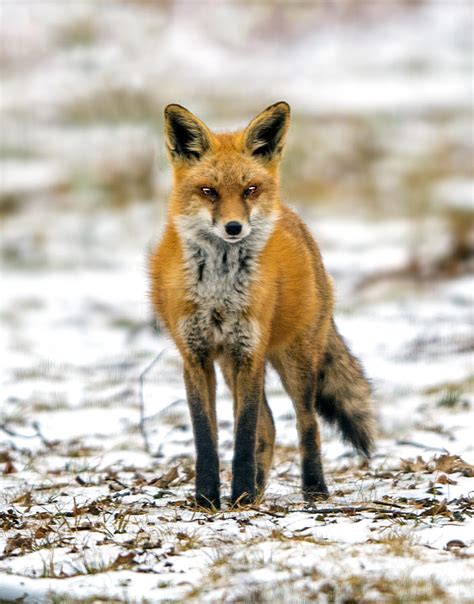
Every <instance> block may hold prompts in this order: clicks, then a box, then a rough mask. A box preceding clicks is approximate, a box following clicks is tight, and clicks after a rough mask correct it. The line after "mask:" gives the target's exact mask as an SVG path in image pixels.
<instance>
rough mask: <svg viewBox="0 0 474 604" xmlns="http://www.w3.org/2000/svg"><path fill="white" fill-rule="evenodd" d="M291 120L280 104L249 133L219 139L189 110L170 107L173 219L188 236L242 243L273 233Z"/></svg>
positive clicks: (167, 118)
mask: <svg viewBox="0 0 474 604" xmlns="http://www.w3.org/2000/svg"><path fill="white" fill-rule="evenodd" d="M289 119H290V108H289V106H288V104H287V103H285V102H279V103H276V104H274V105H271V106H270V107H268V108H267V109H265V111H263V112H262V113H260V114H259V115H258V116H257V117H255V118H254V119H253V120H252V121H251V122H250V124H249V125H248V126H247V127H246V128H245V129H244V130H241V131H238V132H234V133H228V132H225V133H217V134H216V133H213V132H211V131H210V130H209V128H208V127H207V126H206V125H205V124H204V123H203V122H202V121H201V120H199V119H198V118H197V117H196V116H194V115H193V114H192V113H191V112H190V111H188V110H187V109H185V108H184V107H181V106H180V105H168V106H167V107H166V109H165V138H166V145H167V149H168V154H169V157H170V161H171V165H172V167H173V175H174V185H173V192H172V196H171V206H172V207H171V215H172V216H174V217H175V220H176V223H177V226H178V229H179V231H180V233H181V234H182V235H184V237H186V238H188V237H189V238H190V239H194V240H196V239H202V240H207V241H210V240H212V239H215V238H217V239H219V240H223V241H225V242H226V243H229V244H237V243H239V242H241V241H243V240H245V239H246V238H248V237H249V236H250V235H251V233H257V232H261V231H262V230H265V231H268V230H269V228H270V226H271V224H272V223H273V221H274V220H275V218H276V215H277V213H278V194H277V193H278V188H279V170H278V168H279V163H280V160H281V155H282V151H283V147H284V143H285V138H286V133H287V130H288V125H289Z"/></svg>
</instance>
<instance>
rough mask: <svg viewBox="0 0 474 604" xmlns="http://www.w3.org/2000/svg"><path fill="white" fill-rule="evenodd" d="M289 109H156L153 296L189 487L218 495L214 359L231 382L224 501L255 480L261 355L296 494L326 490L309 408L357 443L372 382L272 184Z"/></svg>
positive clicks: (365, 444) (242, 495)
mask: <svg viewBox="0 0 474 604" xmlns="http://www.w3.org/2000/svg"><path fill="white" fill-rule="evenodd" d="M289 117H290V109H289V106H288V105H287V104H286V103H284V102H280V103H276V104H275V105H272V106H270V107H268V108H267V109H266V110H265V111H263V112H262V113H260V114H259V115H258V116H257V117H256V118H254V119H253V120H252V121H251V122H250V124H249V125H248V126H247V128H245V129H244V130H242V131H239V132H236V133H218V134H216V133H213V132H211V131H210V130H209V129H208V128H207V126H206V125H205V124H204V123H203V122H202V121H201V120H199V119H198V118H197V117H196V116H194V115H193V114H192V113H190V112H189V111H188V110H186V109H184V108H183V107H181V106H179V105H168V107H167V108H166V109H165V138H166V144H167V148H168V154H169V157H170V161H171V165H172V168H173V177H174V178H173V188H172V193H171V198H170V203H169V213H168V222H167V225H166V228H165V232H164V234H163V237H162V239H161V242H160V243H159V244H158V246H157V248H156V249H155V250H154V252H153V253H152V255H151V258H150V277H151V284H152V292H151V293H152V302H153V305H154V309H155V311H156V313H157V314H158V316H159V318H160V319H161V321H162V323H163V324H164V326H165V328H166V329H167V330H168V332H169V333H170V335H171V337H172V338H173V340H174V341H175V343H176V345H177V347H178V349H179V351H180V353H181V356H182V358H183V363H184V381H185V386H186V392H187V398H188V404H189V408H190V413H191V419H192V424H193V431H194V437H195V446H196V501H197V503H198V504H200V505H203V506H215V507H219V505H220V485H219V460H218V453H217V422H216V400H215V389H216V384H215V373H214V363H215V362H218V363H219V364H220V367H221V369H222V372H223V375H224V377H225V380H226V382H227V384H228V386H229V388H230V390H231V391H232V395H233V401H234V418H235V428H234V432H235V443H234V457H233V478H232V501H233V503H249V502H252V501H254V500H255V498H256V497H257V496H258V494H259V493H262V492H263V490H264V487H265V483H266V480H267V476H268V472H269V470H270V467H271V463H272V458H273V449H274V443H275V428H274V423H273V418H272V414H271V410H270V407H269V405H268V402H267V399H266V396H265V390H264V379H265V365H266V364H267V363H271V364H272V365H273V367H274V368H275V369H276V371H277V372H278V373H279V375H280V377H281V380H282V383H283V385H284V387H285V389H286V391H287V392H288V394H289V396H290V398H291V399H292V401H293V404H294V407H295V411H296V420H297V428H298V436H299V447H300V454H301V464H302V486H303V493H304V495H305V497H306V499H308V500H311V499H314V498H316V497H320V496H323V497H325V496H327V493H328V490H327V487H326V483H325V480H324V474H323V469H322V464H321V453H320V439H319V429H318V423H317V418H316V411H318V412H319V414H320V415H322V416H323V418H325V419H326V420H328V421H329V422H331V423H335V424H336V425H337V426H338V427H339V429H340V431H341V432H342V435H343V437H344V438H345V439H346V440H348V441H349V442H351V443H352V444H353V445H354V446H355V447H356V448H357V449H358V450H359V451H360V452H362V453H363V454H365V455H369V453H370V451H371V448H372V446H373V433H374V422H373V412H372V404H371V398H370V389H369V386H368V383H367V380H366V379H365V377H364V375H363V371H362V368H361V366H360V364H359V362H358V361H357V360H356V359H355V358H354V357H353V356H352V355H351V353H350V352H349V350H348V348H347V346H346V344H345V343H344V341H343V340H342V338H341V336H340V335H339V333H338V332H337V330H336V327H335V324H334V322H333V319H332V315H333V293H332V285H331V280H330V277H329V276H328V275H327V273H326V272H325V270H324V267H323V263H322V260H321V256H320V252H319V250H318V247H317V245H316V243H315V241H314V239H313V237H312V236H311V234H310V232H309V230H308V229H307V227H306V226H305V225H304V223H303V222H302V221H301V220H300V218H299V217H298V216H297V215H296V214H295V213H294V212H293V211H292V210H290V209H289V208H288V207H286V206H285V205H284V204H283V203H282V201H281V199H280V194H279V163H280V160H281V155H282V150H283V146H284V142H285V137H286V133H287V129H288V125H289Z"/></svg>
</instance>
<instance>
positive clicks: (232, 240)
mask: <svg viewBox="0 0 474 604" xmlns="http://www.w3.org/2000/svg"><path fill="white" fill-rule="evenodd" d="M246 237H247V235H226V236H225V237H222V239H223V240H224V241H227V243H238V242H239V241H242V239H245V238H246Z"/></svg>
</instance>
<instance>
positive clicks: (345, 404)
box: [316, 322, 375, 457]
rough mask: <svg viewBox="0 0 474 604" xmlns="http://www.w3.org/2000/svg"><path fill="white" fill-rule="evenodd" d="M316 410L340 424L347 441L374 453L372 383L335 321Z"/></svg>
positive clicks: (366, 453) (323, 365) (322, 370)
mask: <svg viewBox="0 0 474 604" xmlns="http://www.w3.org/2000/svg"><path fill="white" fill-rule="evenodd" d="M316 410H317V412H318V413H319V415H321V417H322V418H323V419H325V420H326V421H327V422H329V423H330V424H335V425H336V426H337V427H338V428H339V430H340V431H341V434H342V437H343V439H344V440H345V441H347V442H349V443H351V444H352V445H353V446H354V448H355V449H357V450H358V451H359V452H360V453H363V454H364V455H365V456H366V457H370V453H371V451H372V450H373V447H374V438H375V419H374V410H373V406H372V397H371V390H370V385H369V382H368V381H367V378H366V377H365V375H364V371H363V369H362V366H361V364H360V363H359V361H358V360H357V359H356V358H355V357H354V356H353V355H352V354H351V352H350V350H349V348H348V347H347V344H346V343H345V342H344V340H343V339H342V337H341V335H340V334H339V332H338V331H337V328H336V326H335V324H334V322H333V323H332V326H331V330H330V333H329V339H328V344H327V348H326V354H325V356H324V359H323V364H322V366H321V369H320V372H319V376H318V383H317V396H316Z"/></svg>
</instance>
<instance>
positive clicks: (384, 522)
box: [0, 0, 474, 603]
mask: <svg viewBox="0 0 474 604" xmlns="http://www.w3.org/2000/svg"><path fill="white" fill-rule="evenodd" d="M168 4H169V6H170V7H172V9H170V10H168V11H166V10H165V9H163V10H161V9H160V10H157V9H156V7H155V9H154V8H153V7H152V3H148V2H145V1H143V2H140V3H139V2H138V1H137V2H134V3H131V2H122V1H117V2H115V3H104V4H101V7H100V10H99V8H98V7H96V9H95V10H92V9H91V8H90V7H91V6H92V4H89V3H85V2H84V3H80V2H76V3H72V4H71V7H68V12H67V14H66V12H65V11H63V10H60V9H58V6H57V5H56V4H55V3H53V2H21V3H14V2H2V16H3V20H2V48H1V49H0V63H1V65H2V67H4V78H3V82H2V84H3V86H2V96H1V98H0V106H1V109H2V111H3V114H2V121H1V134H2V137H1V141H0V172H1V182H0V217H1V219H2V238H1V242H0V251H1V257H2V267H1V288H2V289H1V296H0V355H1V358H2V374H1V386H0V387H1V398H0V602H4V601H7V602H11V601H24V602H66V601H68V602H88V603H91V602H109V601H110V602H161V601H195V602H221V601H224V602H249V601H250V602H271V603H274V602H290V603H291V602H303V601H320V602H338V603H339V602H341V603H342V602H346V603H349V602H390V603H392V602H393V603H395V602H414V601H424V602H443V603H444V602H449V603H451V602H474V579H473V578H472V577H474V480H473V478H474V444H473V438H472V434H473V428H474V394H473V391H474V381H473V380H474V371H473V355H472V351H473V344H474V336H473V303H474V300H473V298H474V287H473V285H474V284H473V280H472V278H471V276H470V275H469V273H468V272H467V270H466V268H467V266H468V262H465V258H464V257H462V258H461V256H462V254H461V256H460V258H461V260H462V261H461V260H460V259H459V258H457V260H456V258H455V259H453V258H451V257H450V256H449V250H450V249H452V247H453V241H457V239H459V241H461V240H463V239H462V238H463V237H465V234H466V232H467V230H468V227H469V221H471V222H472V207H473V203H472V202H473V200H472V191H473V182H474V176H473V173H472V161H471V160H472V152H473V147H472V144H473V143H472V124H471V121H470V120H471V118H472V116H471V109H470V105H469V102H470V84H471V78H472V71H471V70H472V57H471V56H470V53H469V49H470V48H472V32H471V33H470V34H469V33H468V29H467V28H468V26H469V23H470V22H471V24H472V7H471V6H470V3H469V2H463V1H462V0H457V1H456V2H455V3H454V2H453V3H452V4H451V5H450V6H451V7H454V8H452V9H451V10H449V11H446V8H445V7H446V3H444V2H439V1H437V0H434V1H433V2H420V3H418V4H416V3H411V5H412V6H414V7H415V5H416V6H417V7H418V8H411V9H409V10H408V9H407V8H406V7H407V6H408V4H409V3H406V4H405V3H402V2H400V3H395V2H394V3H393V5H392V4H391V5H390V6H393V9H392V8H390V9H389V10H388V9H387V12H386V13H385V12H384V11H382V10H381V9H380V6H381V4H380V3H370V6H371V7H372V8H371V9H370V10H368V9H367V6H368V5H369V4H368V3H364V2H360V3H359V6H362V7H365V8H364V12H363V15H364V16H363V18H362V17H361V18H360V19H359V20H358V19H354V16H353V15H352V17H351V15H350V14H349V13H348V14H347V15H343V14H342V13H343V12H341V13H340V14H339V13H337V14H338V15H339V16H338V17H337V18H334V13H331V11H326V9H321V10H320V11H314V10H309V9H308V7H307V6H306V5H305V4H304V3H302V4H301V6H300V5H299V4H298V7H299V8H298V7H297V8H295V9H294V10H295V13H294V14H293V13H292V15H293V17H294V18H293V19H286V17H288V16H289V15H290V13H288V14H287V13H286V12H285V10H286V9H285V10H283V13H281V11H280V12H279V10H274V11H272V10H270V8H267V9H265V10H264V9H263V8H262V6H263V5H259V4H253V3H250V4H248V5H247V4H245V5H240V8H239V5H236V6H234V5H231V4H230V3H223V4H222V5H220V7H219V9H218V10H217V9H216V12H215V13H214V14H212V15H210V14H209V10H208V8H207V4H206V3H198V4H197V5H196V6H197V7H198V8H196V13H195V15H194V16H193V19H190V18H189V15H187V11H188V9H187V8H186V7H187V6H188V3H180V2H171V3H168ZM346 4H347V5H348V6H349V5H350V4H351V2H350V1H349V0H347V2H341V3H340V5H341V6H343V5H346ZM353 4H354V5H355V4H357V2H356V0H354V2H353ZM402 5H403V6H404V7H405V8H404V9H402V8H401V7H402ZM269 6H270V5H269ZM305 6H306V8H305ZM321 6H324V4H321ZM397 6H398V7H399V8H397ZM377 7H378V8H377ZM265 11H267V12H265ZM290 12H291V11H290ZM282 14H283V17H284V18H282ZM285 19H286V20H285ZM6 23H8V27H5V24H6ZM235 23H238V24H239V28H240V29H239V28H235V27H234V24H235ZM221 26H222V27H221ZM272 28H273V29H275V28H276V30H277V32H279V33H278V35H277V36H272V35H271V33H269V31H273V29H272ZM278 28H280V29H278ZM237 30H238V32H237ZM469 31H470V30H469ZM242 32H244V34H245V35H243V34H242ZM273 33H274V31H273ZM249 56H251V61H252V64H251V68H252V69H251V71H249ZM198 72H199V77H197V76H196V74H197V73H198ZM249 73H252V78H251V85H250V84H248V82H249ZM163 82H166V86H162V83H163ZM216 82H218V83H219V86H216V85H215V83H216ZM243 83H247V84H248V86H247V84H246V85H243ZM246 86H247V87H246ZM248 88H251V89H248ZM278 98H286V99H288V100H289V101H290V103H291V104H292V106H293V109H294V111H293V115H294V122H293V126H292V130H291V135H290V140H289V146H288V153H287V157H286V159H285V164H284V172H283V174H284V179H283V184H284V187H285V190H286V191H288V192H289V196H288V198H289V199H291V200H300V199H301V200H302V201H303V202H305V203H300V204H298V206H297V207H298V209H299V211H300V212H301V213H302V215H303V217H304V218H305V220H306V221H307V223H308V224H309V225H310V227H311V229H312V231H313V233H314V234H315V236H316V237H317V239H318V241H319V243H320V246H321V249H322V252H323V257H324V259H325V263H326V266H327V268H328V270H329V271H330V272H331V274H332V275H333V277H334V279H335V283H336V289H337V293H338V308H337V317H336V319H337V323H338V325H339V327H340V330H341V332H342V333H343V334H344V335H345V337H346V338H347V340H348V341H349V342H350V344H351V346H352V348H353V350H354V351H355V352H356V353H357V354H358V355H359V356H360V358H361V359H362V362H363V364H364V366H365V368H366V371H367V373H368V375H369V376H370V378H371V379H372V381H373V385H374V391H375V398H376V404H377V409H378V415H379V438H378V440H377V451H376V453H375V455H374V458H373V459H372V460H371V462H370V463H369V464H367V463H364V462H363V460H361V459H359V458H357V457H356V456H353V455H352V453H351V451H349V450H347V449H346V448H345V447H344V446H343V444H342V443H341V441H340V439H339V438H338V436H337V434H334V433H333V432H331V431H330V430H328V429H327V428H324V429H323V455H324V464H325V467H326V473H327V479H328V484H329V487H330V490H331V498H330V499H329V500H328V501H327V502H324V503H321V504H318V505H315V506H314V507H308V506H307V505H305V503H304V502H303V501H302V498H301V494H300V489H299V468H298V455H297V448H296V429H295V421H294V413H293V410H292V407H291V403H290V402H289V400H288V399H287V397H286V396H285V395H284V394H283V392H282V390H281V387H280V384H279V383H278V380H277V378H276V376H275V375H273V374H272V373H271V372H269V373H268V375H267V393H268V395H269V396H268V398H269V401H270V404H271V406H272V409H273V411H274V415H275V419H276V425H277V444H278V446H277V451H276V457H275V463H274V468H273V471H272V474H271V477H270V481H269V485H268V490H267V492H266V494H265V498H264V500H263V501H262V502H261V503H260V504H259V505H257V506H253V507H252V508H249V509H243V510H242V509H240V510H233V509H231V508H230V506H229V501H228V495H229V490H230V461H231V456H232V412H231V402H230V399H229V396H228V393H227V392H226V390H225V388H224V387H223V386H222V384H221V383H220V384H219V397H218V401H219V404H218V414H219V425H220V452H221V459H222V473H221V479H222V488H223V494H224V504H223V509H222V510H221V511H219V512H215V513H208V512H203V511H201V510H197V509H195V508H194V506H193V503H192V493H193V440H192V434H191V429H190V420H189V415H188V411H187V407H186V403H185V401H184V389H183V383H182V378H181V371H180V360H179V357H178V355H177V353H176V351H175V350H174V348H173V346H172V344H171V343H170V342H169V341H167V340H166V338H165V336H164V335H163V334H161V333H159V332H157V331H156V330H154V328H153V321H152V317H151V312H150V308H149V304H148V299H147V279H146V250H147V248H148V246H149V245H151V242H152V241H153V240H154V239H155V238H156V236H157V233H158V231H159V227H160V225H161V224H162V215H163V204H162V203H160V202H157V201H155V200H156V199H157V198H158V199H159V200H160V201H162V200H163V199H164V197H165V192H166V191H167V189H168V178H169V177H168V175H167V173H166V171H165V169H164V163H163V153H162V141H161V139H160V136H161V135H160V134H159V132H160V131H159V129H158V130H157V129H156V121H157V120H159V118H158V117H157V116H161V111H162V108H163V105H164V103H165V102H173V101H178V102H182V103H184V104H187V105H189V106H190V108H191V109H193V110H195V111H196V112H198V113H200V108H201V109H202V115H203V117H204V118H205V119H208V118H209V120H210V123H211V124H212V125H215V124H216V123H217V124H219V123H221V122H222V123H226V124H229V123H230V124H232V123H233V121H238V122H242V121H243V119H244V118H246V117H248V118H250V117H251V115H252V114H253V113H256V112H257V111H259V110H260V109H262V108H263V107H264V106H265V104H266V103H267V102H268V103H270V102H273V101H275V100H277V99H278ZM156 159H158V162H156V161H155V160H156ZM157 163H158V166H157V165H156V164H157ZM152 200H153V201H152ZM309 202H311V203H309ZM315 202H316V203H315ZM463 258H464V259H463ZM446 259H448V260H449V261H446ZM458 260H459V263H457V261H458ZM471 262H472V260H471ZM160 353H161V354H160ZM159 354H160V356H158V355H159ZM142 401H143V407H144V413H145V417H146V419H145V421H144V430H143V429H142V428H143V426H141V422H140V420H141V402H142ZM144 436H146V440H147V441H148V444H149V447H148V450H147V448H146V446H145V438H144ZM23 596H25V597H24V598H23Z"/></svg>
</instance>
